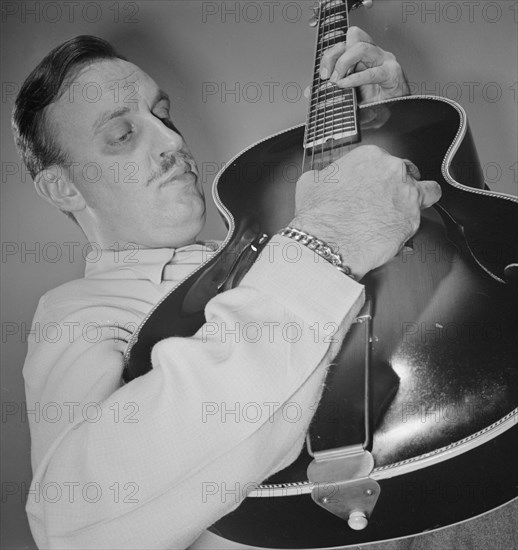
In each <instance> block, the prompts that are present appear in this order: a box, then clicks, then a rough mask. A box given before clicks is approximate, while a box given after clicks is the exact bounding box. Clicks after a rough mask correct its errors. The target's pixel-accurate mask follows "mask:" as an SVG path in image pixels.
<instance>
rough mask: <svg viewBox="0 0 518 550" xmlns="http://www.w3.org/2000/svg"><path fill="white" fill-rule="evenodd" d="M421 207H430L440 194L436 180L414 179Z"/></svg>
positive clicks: (439, 187)
mask: <svg viewBox="0 0 518 550" xmlns="http://www.w3.org/2000/svg"><path fill="white" fill-rule="evenodd" d="M416 185H417V190H418V191H419V204H420V206H421V209H422V210H424V209H425V208H430V206H432V204H435V203H436V202H437V201H438V200H439V199H440V198H441V196H442V189H441V186H440V185H439V184H438V183H437V182H436V181H416Z"/></svg>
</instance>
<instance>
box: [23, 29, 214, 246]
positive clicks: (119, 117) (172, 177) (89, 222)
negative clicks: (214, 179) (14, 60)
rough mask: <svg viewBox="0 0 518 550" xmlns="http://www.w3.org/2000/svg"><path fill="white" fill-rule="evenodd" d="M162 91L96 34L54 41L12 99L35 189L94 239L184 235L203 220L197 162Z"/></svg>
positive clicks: (146, 240) (161, 239)
mask: <svg viewBox="0 0 518 550" xmlns="http://www.w3.org/2000/svg"><path fill="white" fill-rule="evenodd" d="M169 109H170V103H169V99H168V97H167V95H166V94H165V93H164V92H163V91H162V90H160V89H159V88H158V86H157V85H156V83H155V82H154V81H153V79H151V78H150V77H149V76H148V75H147V74H146V73H144V72H143V71H142V70H140V69H139V68H138V67H137V66H136V65H133V64H132V63H130V62H128V61H127V60H125V59H124V58H123V57H122V56H120V55H119V54H117V52H116V51H115V50H114V49H113V48H112V47H111V46H110V45H109V44H108V43H107V42H105V41H104V40H101V39H99V38H95V37H93V36H79V37H77V38H74V39H72V40H69V41H68V42H65V43H64V44H62V45H60V46H58V47H57V48H55V49H54V50H53V51H52V52H50V54H49V55H47V57H45V59H43V61H42V62H41V63H40V64H39V65H38V66H37V67H36V69H34V71H33V72H32V73H31V74H30V75H29V77H28V78H27V80H26V81H25V82H24V84H23V86H22V88H21V90H20V93H19V94H18V97H17V99H16V104H15V110H14V114H13V129H14V133H15V138H16V143H17V145H18V148H19V150H20V153H21V155H22V158H23V160H24V162H25V164H26V165H27V167H28V169H29V171H30V173H31V175H32V177H33V179H34V182H35V186H36V190H37V191H38V193H39V194H40V195H41V196H43V197H44V198H46V199H47V200H48V201H50V202H51V203H52V204H54V205H55V206H56V207H57V208H59V209H60V210H62V211H63V212H65V213H68V214H71V215H73V216H74V218H75V219H76V220H77V222H78V223H79V225H80V226H81V227H82V228H83V230H84V231H85V233H86V235H87V237H88V238H89V239H90V240H91V241H96V242H97V243H99V244H100V245H101V246H102V247H104V248H106V247H113V246H117V245H116V243H119V245H118V246H121V245H123V244H124V243H128V242H131V243H136V244H138V245H140V246H143V247H150V248H155V247H165V246H169V247H177V246H183V245H185V244H189V243H192V242H193V241H194V240H195V238H196V236H197V235H198V233H199V232H200V230H201V228H202V227H203V223H204V220H205V203H204V200H203V195H202V191H201V189H200V188H199V187H198V178H197V168H196V164H195V162H194V160H193V158H192V156H191V153H190V151H189V149H188V148H187V145H186V144H185V142H184V140H183V138H182V136H181V134H180V133H179V131H178V130H177V129H176V128H175V126H174V124H173V123H172V121H171V119H170V115H169Z"/></svg>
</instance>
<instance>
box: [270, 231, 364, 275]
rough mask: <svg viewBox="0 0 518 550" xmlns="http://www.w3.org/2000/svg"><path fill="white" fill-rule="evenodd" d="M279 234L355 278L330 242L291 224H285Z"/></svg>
mask: <svg viewBox="0 0 518 550" xmlns="http://www.w3.org/2000/svg"><path fill="white" fill-rule="evenodd" d="M279 235H281V236H283V237H288V238H290V239H293V240H295V241H297V242H299V243H301V244H302V245H304V246H306V247H307V248H309V249H310V250H312V251H313V252H314V253H315V254H317V255H318V256H320V257H321V258H323V259H324V260H326V261H327V262H328V263H329V264H330V265H332V266H333V267H335V268H336V269H337V270H338V271H340V272H341V273H343V274H344V275H347V276H348V277H350V278H351V279H354V280H355V279H356V276H355V274H353V272H352V270H351V268H350V267H349V266H348V265H346V264H344V261H343V258H342V256H341V255H340V253H339V252H337V250H336V248H333V247H332V246H331V244H330V243H328V242H325V241H323V240H322V239H319V238H318V237H316V236H315V235H312V234H310V233H307V232H306V231H303V230H301V229H298V228H295V227H293V226H287V227H285V228H284V229H281V230H280V231H279Z"/></svg>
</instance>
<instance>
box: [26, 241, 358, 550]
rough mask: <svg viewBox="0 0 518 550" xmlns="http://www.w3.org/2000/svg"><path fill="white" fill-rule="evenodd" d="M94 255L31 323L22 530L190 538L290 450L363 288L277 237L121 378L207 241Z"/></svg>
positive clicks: (67, 540) (143, 541) (39, 538)
mask: <svg viewBox="0 0 518 550" xmlns="http://www.w3.org/2000/svg"><path fill="white" fill-rule="evenodd" d="M94 252H95V256H96V258H95V261H93V260H92V258H88V259H87V266H86V272H85V278H83V279H79V280H76V281H72V282H70V283H67V284H65V285H62V286H60V287H58V288H57V289H54V290H52V291H50V292H48V293H47V294H46V295H45V296H43V297H42V299H41V300H40V304H39V306H38V309H37V311H36V314H35V317H34V321H33V327H32V330H33V332H32V334H31V337H30V341H29V351H28V355H27V359H26V362H25V366H24V378H25V383H26V395H27V408H28V411H29V422H30V429H31V439H32V466H33V473H34V478H33V482H32V486H31V492H30V493H29V498H28V502H27V512H28V517H29V522H30V525H31V530H32V533H33V536H34V538H35V540H36V543H37V544H38V546H39V547H40V548H63V549H71V548H80V549H87V548H103V549H107V548H124V549H130V548H136V549H137V548H138V549H144V548H153V549H157V548H167V549H171V548H185V547H186V546H188V545H189V544H190V543H191V542H192V541H193V540H195V539H196V538H197V537H198V535H199V534H200V533H201V532H202V531H203V530H204V529H206V528H207V527H209V526H210V525H211V524H212V523H214V522H215V521H216V520H217V519H219V518H220V517H222V516H223V515H225V514H227V513H228V512H230V511H231V510H233V509H234V508H236V507H237V506H238V504H239V502H240V501H241V500H242V499H243V498H244V497H245V496H246V494H247V492H249V491H250V490H252V489H253V487H254V486H255V485H256V484H259V483H260V482H262V481H263V480H264V479H265V478H267V477H268V476H270V475H271V474H273V473H274V472H276V471H278V470H280V469H282V468H284V467H286V466H287V465H288V464H289V463H291V462H292V461H293V460H294V459H295V458H296V457H297V456H298V454H299V452H300V450H301V447H302V444H303V442H304V436H305V433H306V431H307V427H308V424H309V421H310V419H311V416H312V414H313V412H314V410H315V404H316V403H317V402H318V400H319V398H320V393H321V388H322V383H323V381H324V377H325V372H326V367H327V365H328V364H329V362H330V361H331V360H332V358H333V356H334V355H335V354H336V353H337V352H338V349H339V343H340V341H341V340H342V339H343V336H344V334H345V331H346V330H347V329H348V327H349V326H350V324H351V322H352V320H353V319H354V317H355V316H356V315H357V313H358V311H359V309H360V308H361V306H362V304H363V299H364V294H363V287H362V286H361V285H359V284H358V283H356V282H354V281H353V280H351V279H350V278H348V277H346V276H344V275H343V274H342V273H340V272H339V271H338V270H337V269H335V268H334V267H333V266H331V265H330V264H328V263H327V262H325V261H324V260H322V259H320V258H319V257H318V256H316V255H314V253H313V252H311V251H310V250H309V249H307V248H306V247H304V246H302V245H299V244H298V243H296V242H294V241H292V240H289V239H287V238H285V237H280V236H276V237H274V238H273V239H272V240H271V242H270V244H269V245H268V246H267V248H266V249H265V250H264V251H263V253H262V254H261V257H260V258H259V259H258V260H257V262H256V263H255V264H254V266H253V267H252V268H251V269H250V271H249V272H248V273H247V275H246V276H245V277H244V279H243V281H242V282H241V284H240V285H239V287H238V288H236V289H233V290H230V291H228V292H225V293H222V294H220V295H218V296H217V297H216V298H214V299H212V300H211V301H210V302H209V303H208V305H207V307H206V310H205V316H206V320H207V322H206V324H205V325H204V326H203V327H202V328H201V329H200V330H199V331H198V332H197V333H196V334H195V335H194V336H192V337H190V338H178V337H176V338H174V337H171V338H167V339H165V340H162V341H161V342H159V343H158V344H156V345H155V346H154V348H153V350H152V365H153V369H152V370H151V371H150V372H149V373H148V374H146V375H144V376H142V377H140V378H138V379H136V380H134V381H132V382H130V383H129V384H127V385H121V373H122V357H123V353H124V350H125V347H126V345H127V342H128V340H129V338H130V336H131V334H132V333H133V331H134V330H135V328H136V327H137V326H138V325H139V323H140V322H141V321H142V320H143V319H144V317H145V316H146V314H147V313H148V312H149V311H150V309H151V308H152V307H153V305H155V304H156V303H157V302H158V301H159V300H160V299H161V298H163V297H164V296H165V295H166V294H167V293H168V292H169V291H170V290H171V289H172V288H173V287H174V286H176V284H177V283H178V282H179V280H181V279H182V278H184V277H185V276H186V275H187V274H188V273H189V272H190V271H192V270H193V269H194V268H195V267H196V266H198V265H199V264H200V263H201V262H202V261H204V260H206V259H207V258H208V256H209V255H210V254H211V251H210V250H209V249H208V248H207V247H204V246H202V245H192V246H190V247H185V248H182V249H178V250H176V251H175V250H174V249H149V250H138V251H136V252H128V251H126V252H120V253H117V252H113V251H102V254H100V253H99V252H100V251H94ZM166 278H167V279H168V280H165V279H166ZM330 327H334V328H335V329H336V330H333V332H335V334H334V338H332V339H331V340H333V341H332V342H329V340H330V339H329V335H330ZM31 411H32V412H31Z"/></svg>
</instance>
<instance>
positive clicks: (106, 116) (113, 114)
mask: <svg viewBox="0 0 518 550" xmlns="http://www.w3.org/2000/svg"><path fill="white" fill-rule="evenodd" d="M163 99H165V100H166V101H168V102H169V104H170V103H171V100H170V99H169V96H168V95H167V94H166V93H165V92H164V90H158V92H157V94H156V96H155V99H154V100H153V107H154V106H155V105H156V104H157V103H159V102H160V101H162V100H163ZM130 111H131V109H130V108H129V107H121V108H120V109H115V110H114V111H104V112H103V113H101V114H100V115H99V116H98V117H97V119H96V120H95V122H94V124H93V129H94V135H95V134H98V133H99V132H100V130H101V129H102V128H103V126H105V125H106V124H107V123H108V122H110V120H113V119H114V118H117V117H120V116H124V115H127V114H128V113H129V112H130Z"/></svg>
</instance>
